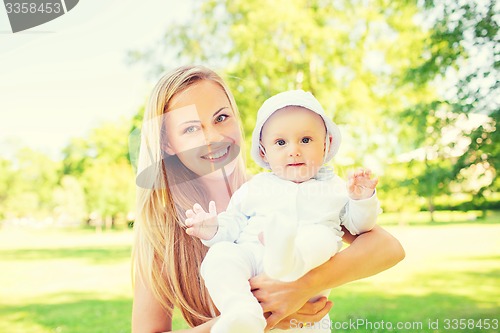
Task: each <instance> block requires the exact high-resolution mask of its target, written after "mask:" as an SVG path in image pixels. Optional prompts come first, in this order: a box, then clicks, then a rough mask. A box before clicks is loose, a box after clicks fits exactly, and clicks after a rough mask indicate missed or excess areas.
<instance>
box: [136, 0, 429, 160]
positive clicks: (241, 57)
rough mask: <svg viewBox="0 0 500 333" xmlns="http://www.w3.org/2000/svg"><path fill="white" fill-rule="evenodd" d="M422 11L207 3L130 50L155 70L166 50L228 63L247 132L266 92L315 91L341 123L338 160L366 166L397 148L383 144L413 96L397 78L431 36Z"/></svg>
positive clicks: (386, 6)
mask: <svg viewBox="0 0 500 333" xmlns="http://www.w3.org/2000/svg"><path fill="white" fill-rule="evenodd" d="M417 11H418V8H417V6H416V4H415V3H413V2H411V1H410V2H408V1H391V2H389V1H372V2H369V3H368V4H367V3H364V2H360V1H338V2H335V4H331V3H329V2H324V1H305V0H295V1H283V0H282V1H273V2H269V1H260V0H259V1H243V0H237V1H224V0H213V1H205V2H203V3H200V5H199V7H198V8H197V9H196V10H195V11H194V14H193V17H191V18H190V20H189V21H187V22H186V23H184V24H178V23H176V24H172V25H170V26H169V27H168V29H167V31H168V33H166V34H165V36H164V38H163V40H162V41H161V43H159V45H155V47H154V50H150V51H147V52H145V53H143V54H142V55H140V53H137V52H136V53H134V56H135V57H136V58H138V59H141V58H142V59H143V60H144V61H147V62H148V63H150V64H151V63H152V64H151V65H152V67H153V68H154V69H157V68H161V65H162V64H164V63H165V62H160V63H154V59H164V58H165V56H166V57H168V56H169V55H170V56H172V60H173V61H172V62H169V65H171V66H176V65H180V64H182V63H186V62H192V63H200V62H201V63H208V64H213V66H212V67H214V68H216V69H217V68H222V70H221V71H222V72H224V74H225V77H226V80H227V82H228V83H229V85H230V87H231V88H232V91H233V93H234V95H235V98H236V100H237V102H238V106H239V109H240V112H241V113H242V116H243V122H244V128H245V132H246V134H247V137H248V136H249V134H250V133H251V131H252V129H253V125H254V123H255V115H256V112H257V110H258V108H259V107H260V105H261V104H262V102H263V101H264V100H265V99H266V98H268V97H270V96H271V95H273V94H276V93H277V92H281V91H283V90H288V89H299V88H301V89H304V90H309V91H311V92H312V93H314V94H315V96H316V97H317V98H318V99H319V100H320V102H321V103H322V104H323V106H324V108H325V110H327V112H328V113H329V114H330V115H331V116H332V117H333V119H334V120H335V121H336V122H338V123H339V124H341V125H344V124H345V126H344V127H343V129H344V132H345V133H346V134H347V135H346V137H348V138H349V140H346V141H344V142H346V144H345V145H346V148H345V149H343V152H341V154H340V155H339V159H338V160H337V163H340V164H351V163H353V161H354V163H357V164H360V163H361V162H362V161H363V160H364V159H365V158H367V157H369V156H377V159H379V160H380V159H381V158H382V159H383V158H384V157H386V156H388V155H390V154H391V153H392V152H393V151H391V150H390V149H387V148H388V147H391V146H392V145H391V144H389V142H393V141H395V138H394V136H393V134H391V133H395V130H394V129H395V127H396V126H397V123H395V122H394V121H392V119H391V118H388V117H386V115H387V114H391V113H393V112H396V110H398V109H400V108H401V107H402V105H405V103H406V102H405V101H406V100H409V99H414V97H412V96H413V95H414V92H413V91H411V90H409V89H406V88H404V89H401V90H399V89H397V87H396V86H395V85H396V83H397V82H398V81H399V77H400V76H402V75H403V74H404V73H406V71H407V70H409V68H410V66H412V64H413V63H414V62H415V61H417V59H418V58H419V47H420V46H421V45H422V44H423V43H424V40H425V38H426V37H427V36H426V34H425V33H424V32H423V30H422V29H421V28H420V27H419V26H418V25H417V24H415V23H414V22H413V20H412V18H413V16H414V15H415V14H416V13H417ZM269 13H279V17H278V18H277V17H275V16H274V15H269ZM152 59H153V60H152ZM381 133H384V135H381ZM349 142H350V144H352V146H350V145H349ZM343 145H344V143H343ZM353 147H355V149H351V148H353ZM250 167H251V168H253V166H252V162H250Z"/></svg>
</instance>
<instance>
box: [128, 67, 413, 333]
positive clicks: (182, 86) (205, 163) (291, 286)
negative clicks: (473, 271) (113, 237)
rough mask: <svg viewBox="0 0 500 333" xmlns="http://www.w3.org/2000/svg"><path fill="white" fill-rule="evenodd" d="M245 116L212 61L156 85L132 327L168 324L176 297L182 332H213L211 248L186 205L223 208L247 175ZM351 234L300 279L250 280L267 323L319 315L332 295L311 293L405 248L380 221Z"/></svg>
mask: <svg viewBox="0 0 500 333" xmlns="http://www.w3.org/2000/svg"><path fill="white" fill-rule="evenodd" d="M240 125H241V120H240V118H239V113H238V109H237V107H236V103H235V102H234V98H233V97H232V94H231V93H230V91H229V89H228V88H227V86H226V85H225V83H224V82H223V80H222V79H221V78H220V77H219V76H218V75H217V74H216V73H214V72H213V71H211V70H210V69H208V68H205V67H201V66H187V67H181V68H178V69H176V70H174V71H172V72H170V73H168V74H166V75H165V76H163V77H162V78H161V79H160V81H159V82H158V84H157V85H156V87H155V89H154V90H153V94H152V96H151V98H150V101H149V104H148V107H147V109H146V112H145V115H144V123H143V128H142V131H143V136H142V141H141V151H140V157H139V166H138V170H139V172H138V177H137V184H138V185H139V188H138V197H137V219H136V222H135V225H134V228H135V242H134V251H133V269H134V276H135V281H134V305H133V312H132V331H133V332H141V333H142V332H170V331H171V330H172V311H173V308H174V306H175V307H178V308H179V309H180V310H181V312H182V315H183V316H184V318H185V319H186V321H187V322H188V324H189V325H190V327H192V328H191V329H188V330H184V331H185V332H193V333H194V332H200V333H201V332H210V328H211V327H212V325H213V324H214V322H215V320H217V319H216V316H217V314H218V313H217V310H216V308H215V307H214V306H213V303H212V302H211V300H210V297H209V295H208V292H207V291H206V289H205V287H204V285H203V281H202V280H201V279H200V275H199V267H200V264H201V262H202V260H203V257H204V255H205V254H206V251H207V249H206V248H205V247H204V246H203V245H202V244H201V242H200V241H199V240H198V239H195V238H192V237H191V236H189V235H187V234H186V232H185V226H184V225H183V221H184V219H185V216H183V214H184V213H183V212H184V211H186V210H187V209H189V208H190V207H192V206H193V204H194V203H196V202H198V203H200V204H202V206H205V207H207V206H208V202H209V201H210V200H213V201H215V202H216V203H217V211H219V212H220V211H224V210H225V208H226V207H227V204H228V202H229V199H230V197H231V194H232V192H233V191H234V190H236V189H237V188H239V186H241V184H243V183H244V182H245V180H246V177H245V176H246V175H245V171H244V161H243V158H242V155H243V154H239V152H240V150H241V148H240V147H241V145H242V144H243V139H242V130H241V127H240ZM344 238H345V241H347V242H349V243H351V245H350V246H349V247H347V248H346V249H345V250H343V251H341V252H340V253H338V254H337V255H335V256H334V257H333V258H331V259H330V260H329V261H328V262H327V263H325V264H323V265H321V266H319V267H317V268H316V269H314V270H312V271H311V272H309V273H308V274H306V275H305V276H304V277H302V278H301V279H299V280H297V281H294V282H289V283H283V282H279V281H275V280H272V279H269V278H267V277H266V276H265V275H259V276H256V277H254V278H253V279H251V281H250V283H251V286H252V289H253V290H254V295H255V296H256V297H257V299H259V301H260V302H261V305H262V308H263V311H264V312H267V313H269V315H270V316H269V317H268V319H267V321H268V327H270V328H272V327H276V328H282V329H287V328H290V320H291V319H294V322H315V321H318V320H320V319H321V318H323V317H324V315H325V314H326V313H328V311H329V310H330V308H331V306H332V303H331V302H329V301H327V300H326V299H325V298H322V299H320V300H318V301H316V302H315V303H308V302H307V300H308V299H310V298H311V297H312V296H314V295H317V294H318V293H319V292H320V291H321V290H325V289H329V288H333V287H337V286H339V285H342V284H344V283H347V282H350V281H354V280H356V279H360V278H363V277H366V276H370V275H373V274H376V273H378V272H380V271H383V270H385V269H387V268H389V267H391V266H393V265H395V264H396V263H397V262H398V261H400V260H401V259H402V258H403V256H404V252H403V249H402V248H401V245H400V244H399V242H398V241H397V240H396V239H395V238H394V237H392V236H391V235H390V234H388V233H387V232H385V231H384V230H383V229H382V228H380V227H376V228H374V229H373V230H372V231H370V232H368V233H365V234H362V235H360V236H358V237H356V238H355V237H352V236H350V235H349V234H348V233H346V236H345V237H344ZM353 263H356V264H355V265H354V264H353ZM360 263H362V264H360ZM184 331H182V332H184ZM178 332H181V331H178Z"/></svg>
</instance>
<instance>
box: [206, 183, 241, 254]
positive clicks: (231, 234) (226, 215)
mask: <svg viewBox="0 0 500 333" xmlns="http://www.w3.org/2000/svg"><path fill="white" fill-rule="evenodd" d="M246 192H247V187H246V186H245V184H243V186H242V187H241V188H240V189H239V190H237V191H236V192H234V193H233V196H232V197H231V200H230V201H229V205H228V206H227V209H226V211H225V212H222V213H220V214H218V215H217V220H218V223H219V226H218V228H217V232H216V233H215V236H214V237H212V238H211V239H209V240H201V242H202V243H203V244H204V245H205V246H208V247H210V246H212V245H214V244H215V243H218V242H222V241H227V242H235V241H236V240H237V239H238V238H239V237H240V234H241V232H242V231H243V228H244V227H245V226H246V225H247V224H248V218H249V217H248V216H246V215H245V214H243V212H242V209H241V208H242V203H243V199H244V197H245V194H246Z"/></svg>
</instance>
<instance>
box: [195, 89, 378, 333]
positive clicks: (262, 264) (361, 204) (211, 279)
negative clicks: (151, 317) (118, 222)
mask: <svg viewBox="0 0 500 333" xmlns="http://www.w3.org/2000/svg"><path fill="white" fill-rule="evenodd" d="M339 145H340V131H339V129H338V127H337V126H336V125H335V123H334V122H333V121H332V120H331V119H330V118H328V117H327V116H326V114H325V112H324V110H323V108H322V106H321V105H320V103H319V102H318V101H317V100H316V98H315V97H314V96H313V95H312V94H311V93H307V92H304V91H302V90H293V91H287V92H283V93H280V94H277V95H275V96H273V97H271V98H269V99H268V100H266V101H265V102H264V104H263V105H262V107H261V108H260V109H259V111H258V114H257V124H256V126H255V129H254V131H253V134H252V148H251V149H252V150H251V153H252V158H253V159H254V160H255V161H256V162H257V164H259V165H260V166H262V167H264V168H267V169H270V170H271V172H265V173H261V174H258V175H256V176H254V177H253V178H252V179H251V180H250V181H248V182H247V183H245V184H244V185H243V186H241V188H240V189H239V190H237V191H236V192H235V193H234V195H233V197H232V198H231V201H230V203H229V205H228V208H227V210H226V211H225V212H223V213H220V214H218V215H217V213H216V211H215V203H214V202H213V201H212V202H210V204H209V211H208V212H205V211H204V209H203V208H202V207H201V206H200V205H199V204H195V205H194V206H193V209H192V210H188V211H187V212H186V216H187V219H186V221H185V223H186V226H187V229H186V232H187V233H188V234H189V235H192V236H195V237H198V238H200V239H201V240H202V242H203V243H204V244H205V245H207V246H210V249H209V251H208V253H207V255H206V257H205V259H204V261H203V264H202V266H201V275H202V277H203V279H204V280H205V284H206V286H207V288H208V290H209V292H210V295H211V297H212V299H213V301H214V303H215V305H216V306H217V308H218V309H219V311H220V312H221V316H220V318H219V319H218V320H217V322H216V323H215V325H214V326H213V328H212V332H215V333H222V332H228V333H234V332H239V333H245V332H248V333H256V332H264V329H265V327H266V321H265V318H264V316H263V314H262V308H261V307H260V305H259V302H258V301H257V299H256V298H255V297H254V296H253V294H252V293H251V290H250V285H249V282H248V280H249V279H250V278H251V277H253V276H255V275H257V274H260V273H262V272H265V273H266V274H267V275H268V276H270V277H272V278H275V279H278V280H281V281H293V280H295V279H298V278H299V277H301V276H302V275H304V274H305V273H307V272H308V271H309V270H311V269H312V268H314V267H317V266H319V265H321V264H322V263H324V262H326V261H327V260H328V259H330V257H332V256H333V255H334V254H335V253H336V252H338V251H339V250H340V248H341V246H342V238H341V237H342V235H343V232H342V231H341V226H344V227H345V228H346V229H347V230H349V232H350V233H352V234H353V235H357V234H360V233H362V232H366V231H369V230H371V229H372V228H373V226H374V225H375V223H376V217H377V214H378V210H379V202H378V199H377V197H376V194H375V187H376V185H377V182H378V180H377V179H376V178H374V179H372V178H371V174H370V171H368V170H358V171H357V172H355V173H353V174H352V175H350V176H349V179H348V183H347V186H346V184H345V183H344V182H343V180H342V179H340V178H339V177H338V176H337V175H335V174H334V173H333V171H332V169H329V168H326V167H323V164H324V163H326V162H328V161H329V160H330V159H331V158H332V157H333V156H334V155H335V154H336V152H337V151H338V149H339ZM328 293H329V290H328V291H325V295H328ZM287 332H290V331H287ZM318 332H322V331H321V330H318ZM325 332H329V330H327V331H325Z"/></svg>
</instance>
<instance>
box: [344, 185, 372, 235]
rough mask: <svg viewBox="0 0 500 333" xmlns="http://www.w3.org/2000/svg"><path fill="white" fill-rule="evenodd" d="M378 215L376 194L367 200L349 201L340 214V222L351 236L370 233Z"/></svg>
mask: <svg viewBox="0 0 500 333" xmlns="http://www.w3.org/2000/svg"><path fill="white" fill-rule="evenodd" d="M379 213H380V202H379V200H378V198H377V192H376V190H375V192H374V193H373V195H372V196H371V197H369V198H367V199H361V200H353V199H350V198H349V201H348V202H347V204H346V205H345V206H344V208H343V209H342V211H341V212H340V221H341V223H342V225H344V226H345V227H346V228H347V230H349V232H350V233H351V234H353V235H359V234H361V233H363V232H367V231H370V230H371V229H372V228H373V227H374V226H375V223H377V215H378V214H379Z"/></svg>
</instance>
